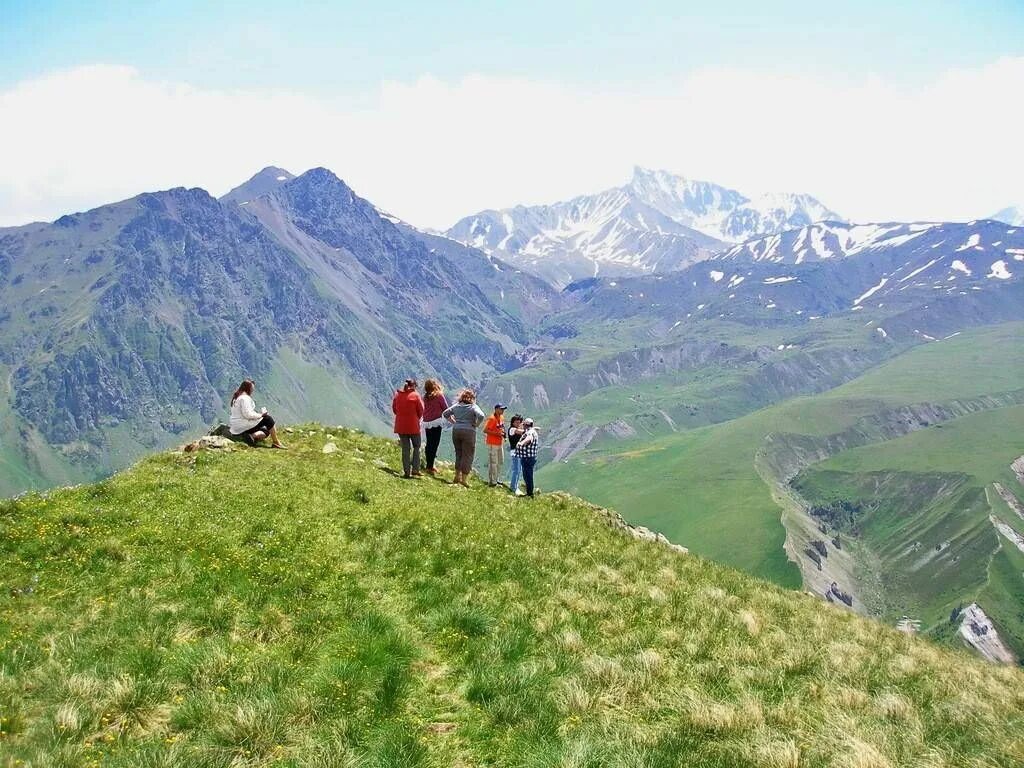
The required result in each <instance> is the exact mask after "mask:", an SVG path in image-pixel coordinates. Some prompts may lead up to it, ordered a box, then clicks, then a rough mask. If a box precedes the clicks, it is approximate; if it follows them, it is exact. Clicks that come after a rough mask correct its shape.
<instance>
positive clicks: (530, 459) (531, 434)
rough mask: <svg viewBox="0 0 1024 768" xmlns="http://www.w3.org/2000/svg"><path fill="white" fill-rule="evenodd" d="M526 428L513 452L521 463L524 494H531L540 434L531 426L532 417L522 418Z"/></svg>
mask: <svg viewBox="0 0 1024 768" xmlns="http://www.w3.org/2000/svg"><path fill="white" fill-rule="evenodd" d="M523 427H524V429H525V430H526V431H525V432H524V433H523V436H522V437H521V438H519V442H518V443H516V448H515V454H516V456H518V457H519V461H520V463H521V464H522V465H523V480H525V481H526V495H527V496H531V497H532V496H533V470H534V469H535V468H536V466H537V449H538V448H539V447H540V435H538V434H537V428H536V427H534V426H533V419H524V420H523Z"/></svg>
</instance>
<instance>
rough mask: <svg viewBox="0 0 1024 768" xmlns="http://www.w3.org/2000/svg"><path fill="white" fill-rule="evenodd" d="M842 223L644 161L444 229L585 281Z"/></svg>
mask: <svg viewBox="0 0 1024 768" xmlns="http://www.w3.org/2000/svg"><path fill="white" fill-rule="evenodd" d="M821 219H830V220H841V218H840V217H839V215H838V214H836V213H834V212H833V211H831V210H829V209H828V208H826V207H825V206H823V205H822V204H821V203H819V202H818V201H817V200H815V199H814V198H812V197H810V196H808V195H790V194H772V195H764V196H761V197H758V198H755V199H751V198H748V197H746V196H745V195H743V194H741V193H739V192H737V191H735V190H731V189H726V188H724V187H720V186H718V185H716V184H712V183H710V182H703V181H691V180H687V179H684V178H682V177H679V176H674V175H672V174H669V173H666V172H664V171H649V170H645V169H642V168H637V169H635V171H634V174H633V178H632V180H631V181H630V182H629V183H628V184H626V185H624V186H622V187H616V188H614V189H610V190H607V191H605V192H600V193H598V194H595V195H583V196H580V197H577V198H574V199H572V200H569V201H566V202H562V203H555V204H553V205H539V206H530V207H526V206H517V207H515V208H509V209H504V210H500V211H495V210H489V211H482V212H480V213H478V214H475V215H473V216H468V217H466V218H464V219H462V220H460V221H459V222H457V223H456V224H455V225H454V226H453V227H452V228H451V229H449V230H448V232H447V234H448V236H449V237H451V238H452V239H454V240H458V241H459V242H462V243H465V244H468V245H471V246H473V247H475V248H479V249H481V250H483V251H485V252H487V253H490V254H493V255H496V256H498V257H500V258H502V259H504V260H507V261H509V262H510V263H512V264H514V265H516V266H518V267H520V268H522V269H524V270H528V271H531V272H534V273H536V274H538V275H541V276H543V277H544V278H545V279H547V280H549V281H550V282H552V283H553V284H555V285H558V286H564V285H567V284H568V283H570V282H573V281H575V280H579V279H585V278H589V277H597V276H623V275H640V274H650V273H665V272H671V271H675V270H678V269H682V268H685V267H686V266H688V265H690V264H692V263H695V262H697V261H700V260H702V259H705V258H707V257H709V256H710V255H711V254H712V253H714V252H716V251H718V250H721V249H722V248H723V247H724V245H723V244H724V243H727V242H737V241H741V240H745V239H747V238H749V237H754V236H757V235H760V234H764V233H766V232H767V233H774V232H780V231H783V230H785V229H791V228H793V227H801V226H805V225H807V224H810V223H811V222H813V221H818V220H821Z"/></svg>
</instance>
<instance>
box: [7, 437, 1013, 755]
mask: <svg viewBox="0 0 1024 768" xmlns="http://www.w3.org/2000/svg"><path fill="white" fill-rule="evenodd" d="M290 438H291V443H292V450H291V451H288V452H277V451H271V450H263V449H258V450H252V449H237V450H235V451H232V452H230V453H214V452H203V453H199V454H164V455H159V456H155V457H153V458H151V459H148V460H146V461H144V462H143V463H141V464H140V465H138V466H136V467H134V468H133V469H131V470H129V471H127V472H125V473H122V474H120V475H118V476H115V477H113V478H111V479H110V480H108V481H105V482H103V483H99V484H96V485H91V486H82V487H78V488H73V489H67V490H60V491H54V492H52V493H49V494H46V495H41V496H35V495H33V496H26V497H23V498H21V499H18V500H13V501H8V502H4V503H3V505H2V506H0V555H2V556H0V582H2V583H3V584H4V585H5V589H4V592H3V594H2V595H0V765H2V766H5V768H6V766H15V765H19V766H50V765H60V766H98V765H103V766H248V765H252V766H255V765H261V766H262V765H279V766H356V765H358V766H363V765H366V766H419V765H422V766H446V767H447V766H456V765H457V766H478V765H494V766H548V765H566V766H595V767H596V766H602V767H604V766H630V767H632V766H650V767H652V768H653V767H654V766H676V765H686V766H722V767H723V768H724V767H725V766H729V767H730V768H735V767H737V766H741V767H742V766H793V767H795V766H859V767H861V768H868V767H869V766H870V767H879V768H880V767H882V766H894V765H915V766H917V765H929V766H950V767H952V766H1011V765H1019V764H1020V763H1021V761H1022V760H1024V737H1022V736H1021V734H1022V733H1024V676H1022V673H1021V671H1020V670H1017V669H1013V668H1006V667H1002V668H1000V667H995V666H989V665H985V664H983V663H981V662H979V661H977V660H975V659H973V658H971V657H970V656H968V655H967V654H966V653H963V652H955V651H949V650H944V649H941V648H939V647H936V646H934V645H932V644H930V643H928V642H926V641H923V640H919V639H914V638H910V637H907V636H905V635H902V634H900V633H897V632H895V631H893V630H890V629H887V628H886V627H883V626H881V625H879V624H876V623H874V622H872V621H869V620H865V619H861V618H858V617H856V616H854V615H852V614H849V613H846V612H843V611H840V610H838V609H835V608H833V607H831V606H829V605H827V604H825V603H823V602H822V601H820V600H817V599H815V598H812V597H810V596H808V595H805V594H801V593H797V592H789V591H785V590H782V589H780V588H778V587H776V586H773V585H771V584H769V583H766V582H762V581H758V580H756V579H752V578H750V577H748V576H745V575H742V574H740V573H739V572H736V571H733V570H731V569H729V568H726V567H723V566H720V565H716V564H714V563H711V562H708V561H705V560H703V559H701V558H699V557H696V556H683V555H678V554H676V553H675V552H673V551H671V550H669V549H668V548H664V547H661V546H659V545H655V544H650V543H645V542H640V541H637V540H634V539H632V538H629V537H626V536H625V535H624V534H622V533H620V532H618V531H616V530H613V529H612V528H611V527H609V526H608V525H607V522H606V518H605V517H604V516H603V515H602V514H601V513H600V511H599V510H597V509H595V508H593V507H590V506H588V505H586V504H584V503H582V502H579V501H575V500H573V499H571V498H569V497H565V496H555V495H547V496H542V497H540V498H537V499H535V500H532V501H528V500H525V499H513V498H511V497H509V496H508V494H507V493H502V492H495V491H490V490H488V489H486V488H484V487H481V486H479V485H476V486H475V487H474V488H473V489H471V490H465V489H461V488H456V487H453V486H450V485H447V484H446V483H444V482H443V481H441V480H434V479H427V480H421V481H403V480H401V479H399V478H398V477H396V476H395V472H394V467H396V466H397V464H398V456H397V450H396V448H395V446H394V445H392V444H390V443H386V442H384V441H381V440H379V439H375V438H370V437H367V436H364V435H362V434H360V433H355V432H351V431H347V430H333V429H328V430H322V429H320V428H308V429H303V430H301V433H296V434H292V435H290ZM327 442H333V443H335V445H336V446H337V447H338V449H339V450H338V451H337V452H335V453H327V454H325V453H323V451H322V448H323V446H324V445H325V444H326V443H327Z"/></svg>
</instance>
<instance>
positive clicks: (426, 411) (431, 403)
mask: <svg viewBox="0 0 1024 768" xmlns="http://www.w3.org/2000/svg"><path fill="white" fill-rule="evenodd" d="M447 409H448V401H447V400H446V399H445V396H444V390H443V389H442V388H441V385H440V384H439V383H438V381H437V379H427V380H426V381H425V382H423V432H424V434H425V435H426V436H427V473H428V474H431V475H436V474H437V470H436V469H434V461H435V460H436V459H437V448H438V446H439V445H441V433H442V432H443V431H444V424H445V421H444V419H443V418H441V414H442V413H444V412H445V411H446V410H447Z"/></svg>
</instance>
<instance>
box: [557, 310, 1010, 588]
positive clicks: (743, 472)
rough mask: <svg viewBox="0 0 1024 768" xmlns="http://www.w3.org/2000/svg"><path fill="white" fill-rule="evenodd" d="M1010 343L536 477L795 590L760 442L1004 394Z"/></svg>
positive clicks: (962, 345) (1002, 334)
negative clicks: (762, 468)
mask: <svg viewBox="0 0 1024 768" xmlns="http://www.w3.org/2000/svg"><path fill="white" fill-rule="evenodd" d="M1021 338H1024V323H1020V322H1015V323H1005V324H1002V325H997V326H991V327H987V328H982V329H977V330H972V331H968V332H964V333H963V334H961V335H960V336H957V337H955V338H951V339H947V340H943V341H940V342H934V343H930V344H926V345H919V346H916V347H914V348H912V349H910V350H909V351H907V352H905V353H904V354H902V355H900V356H898V357H896V358H894V359H892V360H890V361H888V362H886V363H883V364H881V365H879V366H877V367H875V368H872V369H870V370H869V371H867V372H866V373H864V374H863V375H862V376H859V377H858V378H856V379H854V380H852V381H850V382H848V383H846V384H843V385H841V386H839V387H836V388H835V389H832V390H829V391H827V392H823V393H821V394H817V395H811V396H805V397H798V398H793V399H791V400H787V401H785V402H783V403H780V404H777V405H773V406H770V407H767V408H763V409H761V410H758V411H754V412H753V413H749V414H746V415H743V416H740V417H738V418H736V419H733V420H730V421H727V422H724V423H721V424H715V425H711V426H707V427H700V428H696V429H692V430H685V431H680V432H677V433H671V434H666V435H663V436H660V437H655V438H653V439H650V438H645V439H642V440H641V439H637V440H632V441H630V440H626V441H620V442H613V441H603V442H601V443H599V444H597V445H595V446H593V447H591V448H590V449H587V450H584V451H582V452H580V453H579V454H577V455H576V456H574V457H572V458H571V459H570V460H568V461H567V462H564V463H561V462H560V463H552V464H549V465H547V466H545V467H543V468H542V469H541V472H540V477H541V478H542V480H543V482H544V483H545V484H547V485H548V486H554V487H557V488H564V489H565V490H568V491H570V492H572V493H575V494H577V495H580V496H582V497H584V498H587V499H589V500H591V501H593V502H595V503H598V504H603V505H606V506H610V507H614V508H616V509H617V510H619V511H620V512H621V513H622V514H623V516H624V517H626V518H627V519H628V520H630V521H631V522H634V523H639V524H643V525H647V526H649V527H651V528H654V529H656V530H659V531H661V532H663V533H664V534H665V535H666V536H668V537H669V538H670V539H672V540H673V541H678V542H680V543H682V544H685V545H686V546H688V547H690V548H691V549H692V550H693V551H695V552H697V553H700V554H703V555H706V556H708V557H710V558H712V559H715V560H718V561H720V562H724V563H727V564H729V565H732V566H735V567H738V568H741V569H743V570H745V571H747V572H749V573H753V574H755V575H758V576H761V577H764V578H769V579H772V580H774V581H776V582H777V583H780V584H783V585H787V586H795V585H797V584H799V581H800V577H799V574H798V573H797V570H796V567H795V566H794V565H793V564H792V563H791V562H790V561H789V560H788V558H787V557H786V554H785V552H784V550H783V542H784V539H785V530H784V529H783V526H782V522H781V520H780V516H781V514H782V511H781V509H780V507H779V506H778V504H777V503H776V502H775V500H774V499H773V498H772V494H771V489H770V488H769V486H768V485H767V484H766V482H765V481H764V479H763V478H762V477H761V476H760V474H759V473H758V471H757V468H756V466H755V460H756V458H757V454H758V452H759V451H760V450H761V449H762V446H763V445H764V441H765V438H766V437H767V436H768V435H770V434H783V433H788V434H798V435H806V436H809V437H815V438H816V437H821V438H824V437H827V436H829V435H833V434H836V433H840V432H842V431H843V430H846V429H849V428H850V427H852V426H854V425H855V424H856V423H857V421H858V420H859V419H863V418H867V417H871V416H872V415H874V414H877V413H880V412H884V411H887V410H891V409H893V408H897V407H901V406H906V405H912V404H916V403H922V402H939V403H941V402H943V401H949V400H953V399H956V398H976V397H984V396H986V395H989V394H990V393H999V392H1011V391H1013V390H1016V389H1018V388H1019V387H1020V382H1021V381H1022V380H1024V344H1020V339H1021Z"/></svg>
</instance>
